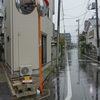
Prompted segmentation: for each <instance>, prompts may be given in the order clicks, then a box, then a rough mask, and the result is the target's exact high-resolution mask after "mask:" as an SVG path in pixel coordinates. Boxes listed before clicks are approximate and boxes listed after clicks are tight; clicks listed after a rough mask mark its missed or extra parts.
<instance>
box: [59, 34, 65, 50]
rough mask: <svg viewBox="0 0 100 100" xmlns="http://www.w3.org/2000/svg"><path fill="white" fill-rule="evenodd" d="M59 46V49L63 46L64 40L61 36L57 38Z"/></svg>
mask: <svg viewBox="0 0 100 100" xmlns="http://www.w3.org/2000/svg"><path fill="white" fill-rule="evenodd" d="M59 44H60V45H61V48H62V47H63V46H64V45H65V38H64V37H63V36H61V35H60V37H59Z"/></svg>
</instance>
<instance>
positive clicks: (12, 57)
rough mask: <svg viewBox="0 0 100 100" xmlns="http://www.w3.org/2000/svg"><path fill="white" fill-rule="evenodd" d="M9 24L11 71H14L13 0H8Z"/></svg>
mask: <svg viewBox="0 0 100 100" xmlns="http://www.w3.org/2000/svg"><path fill="white" fill-rule="evenodd" d="M10 5H11V6H10V22H11V23H10V25H11V28H10V29H11V68H12V69H11V73H12V74H13V73H14V63H13V61H14V55H13V53H14V52H13V0H10Z"/></svg>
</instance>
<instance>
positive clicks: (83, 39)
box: [78, 34, 86, 42]
mask: <svg viewBox="0 0 100 100" xmlns="http://www.w3.org/2000/svg"><path fill="white" fill-rule="evenodd" d="M78 38H79V42H83V41H85V40H86V39H85V36H84V35H82V34H80V35H79V37H78Z"/></svg>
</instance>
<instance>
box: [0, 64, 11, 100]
mask: <svg viewBox="0 0 100 100" xmlns="http://www.w3.org/2000/svg"><path fill="white" fill-rule="evenodd" d="M0 100H12V95H11V91H10V87H9V85H8V82H7V78H6V75H5V71H4V68H3V66H2V63H0Z"/></svg>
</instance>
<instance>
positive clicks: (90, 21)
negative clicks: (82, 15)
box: [84, 18, 100, 31]
mask: <svg viewBox="0 0 100 100" xmlns="http://www.w3.org/2000/svg"><path fill="white" fill-rule="evenodd" d="M90 25H91V26H95V27H96V18H91V19H88V20H86V21H85V23H84V30H85V31H87V30H88V29H89V27H90ZM98 25H99V26H100V19H98Z"/></svg>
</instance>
